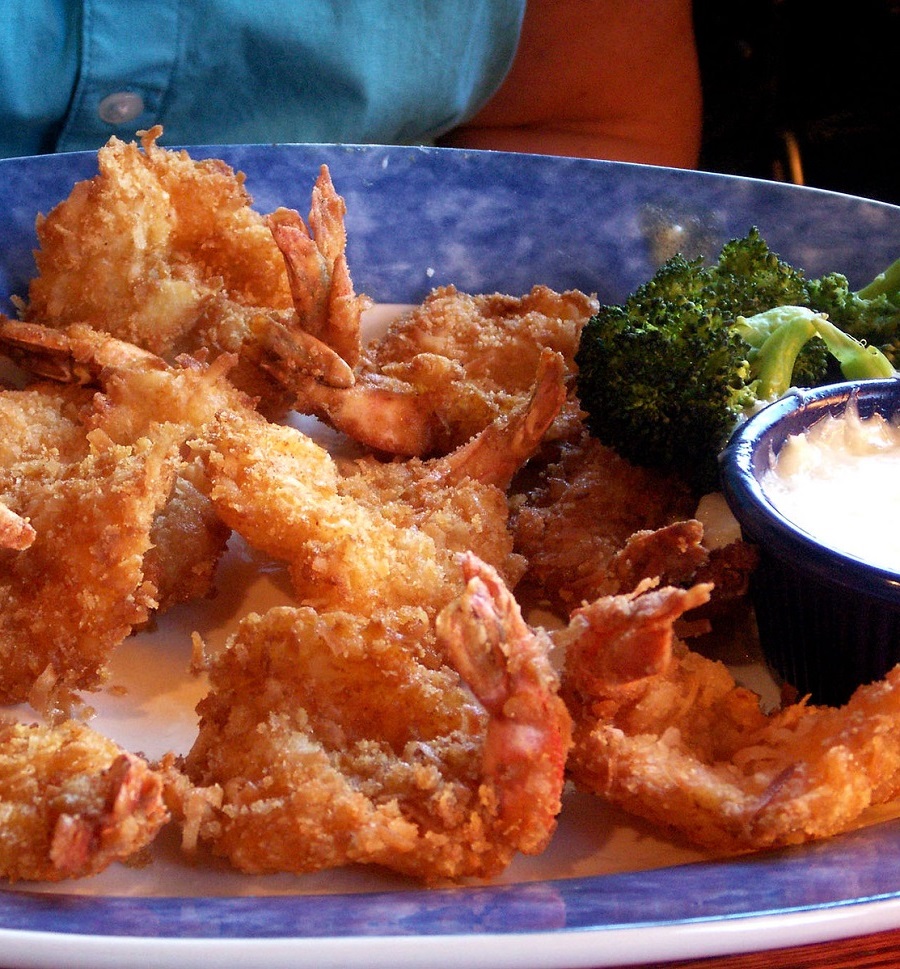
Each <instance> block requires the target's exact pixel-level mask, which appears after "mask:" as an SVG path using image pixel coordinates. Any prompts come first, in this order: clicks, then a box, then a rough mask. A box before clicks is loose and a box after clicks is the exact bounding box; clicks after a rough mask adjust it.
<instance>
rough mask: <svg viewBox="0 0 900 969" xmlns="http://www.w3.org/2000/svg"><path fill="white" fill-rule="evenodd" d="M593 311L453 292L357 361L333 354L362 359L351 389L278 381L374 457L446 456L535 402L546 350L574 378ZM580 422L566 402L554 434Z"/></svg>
mask: <svg viewBox="0 0 900 969" xmlns="http://www.w3.org/2000/svg"><path fill="white" fill-rule="evenodd" d="M286 258H287V259H288V260H289V261H290V255H289V254H286ZM298 288H299V287H298ZM595 309H596V301H595V300H592V299H591V298H590V297H588V296H585V295H584V294H583V293H579V292H575V291H572V292H568V293H561V294H560V293H555V292H553V291H552V290H550V289H548V288H547V287H543V286H537V287H535V288H534V289H533V290H532V291H531V292H530V293H528V294H527V295H525V296H523V297H521V298H518V297H513V296H504V295H500V294H494V295H491V296H471V295H468V294H465V293H460V292H458V291H457V290H455V289H454V288H452V287H447V288H445V289H440V290H436V291H435V292H434V293H432V294H431V295H430V296H429V297H428V298H427V299H426V300H425V302H424V303H423V304H422V305H421V306H419V307H418V308H416V309H414V310H413V311H412V312H411V313H410V314H409V315H408V316H406V317H404V318H403V319H401V320H399V321H398V322H396V323H395V324H394V325H393V326H392V327H391V328H390V329H389V330H388V332H387V334H386V335H385V336H384V337H383V338H382V339H380V340H376V341H374V342H373V343H371V344H369V345H368V346H365V347H362V348H358V349H357V350H356V351H355V353H354V356H352V357H351V356H349V354H348V351H347V350H346V349H345V348H344V346H341V347H338V346H337V345H336V346H335V349H336V350H339V352H340V353H341V354H342V355H344V356H346V358H347V359H348V362H349V361H350V360H354V361H355V358H356V356H357V355H358V357H359V362H358V363H355V370H354V382H353V384H352V385H350V386H346V387H340V386H337V385H335V384H334V383H332V385H327V384H326V383H325V382H323V381H322V380H321V379H318V378H317V377H316V376H315V375H314V374H310V373H308V372H305V371H304V370H303V368H302V367H301V368H294V369H293V370H290V369H288V368H281V369H280V370H279V371H277V373H278V376H279V377H280V379H282V380H283V381H284V382H285V385H286V386H287V387H289V389H291V391H292V392H293V394H294V402H293V406H294V407H295V408H296V409H297V410H298V411H300V412H301V413H305V414H311V415H313V416H315V417H318V418H320V419H321V420H323V421H325V422H326V423H329V424H331V425H332V426H333V427H335V428H337V429H338V430H340V431H343V432H344V433H346V434H347V435H348V436H349V437H351V438H353V439H354V440H356V441H359V442H360V443H362V444H364V445H366V446H367V447H369V448H372V449H374V450H376V451H381V452H385V453H389V454H399V455H405V456H418V457H427V456H433V455H439V454H446V453H448V452H449V451H452V450H453V449H455V448H457V447H459V446H460V445H462V444H464V443H465V442H466V441H468V440H469V439H470V438H471V437H472V436H473V435H475V434H477V433H478V432H480V431H482V430H483V429H484V428H485V427H486V426H487V425H488V424H490V423H491V422H492V421H494V420H496V419H498V418H499V417H503V416H506V415H508V414H509V413H511V412H512V411H513V410H515V409H516V408H517V407H519V406H520V405H521V404H522V403H523V402H524V401H525V400H527V399H528V398H529V396H530V395H531V392H532V388H533V385H534V383H535V380H536V376H537V374H538V372H539V369H540V367H541V360H542V358H543V356H544V355H545V353H546V352H547V351H548V350H549V351H553V352H555V353H558V354H560V355H561V357H562V360H563V363H564V369H565V373H566V374H567V376H568V377H571V375H572V373H573V372H574V359H573V358H574V354H575V348H576V347H577V344H578V337H579V334H580V332H581V328H582V327H583V325H584V323H585V322H586V321H587V319H588V318H589V317H590V315H591V313H592V312H593V311H594V310H595ZM324 339H326V338H325V337H324V336H323V340H324ZM284 346H285V348H287V347H289V346H290V343H289V342H287V343H286V344H285V345H284ZM284 352H285V353H286V354H287V355H288V356H291V354H290V352H289V350H288V349H285V350H284ZM293 355H294V356H296V357H298V358H299V357H300V356H301V355H300V354H299V353H298V354H293ZM570 382H571V381H570ZM570 390H571V388H570ZM577 413H578V405H577V402H576V401H575V399H574V397H573V396H572V395H571V393H570V395H569V399H568V401H567V403H566V405H565V407H563V409H562V411H561V412H560V415H559V416H558V417H557V419H556V420H555V422H554V426H553V428H551V429H550V435H551V436H554V437H555V436H558V434H560V433H562V432H561V430H559V428H561V427H562V426H564V425H565V423H566V422H567V421H569V420H572V419H573V417H574V415H576V414H577ZM373 415H376V416H373Z"/></svg>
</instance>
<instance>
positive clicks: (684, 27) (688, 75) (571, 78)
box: [442, 0, 701, 168]
mask: <svg viewBox="0 0 900 969" xmlns="http://www.w3.org/2000/svg"><path fill="white" fill-rule="evenodd" d="M700 134H701V93H700V77H699V69H698V64H697V54H696V49H695V46H694V35H693V23H692V17H691V4H690V2H689V0H661V2H657V3H639V2H635V0H528V4H527V6H526V10H525V20H524V23H523V26H522V35H521V40H520V43H519V48H518V51H517V54H516V58H515V61H514V63H513V65H512V68H511V70H510V72H509V74H508V75H507V77H506V80H505V81H504V83H503V84H502V86H501V87H500V89H499V90H498V91H497V92H496V94H495V95H494V96H493V97H492V98H491V100H490V101H489V102H488V103H487V104H486V105H485V106H484V108H482V110H481V111H480V112H479V113H478V114H476V115H475V117H474V118H472V119H471V120H470V121H469V122H467V123H466V124H463V125H462V126H460V127H459V128H457V129H455V130H454V131H451V132H450V133H449V134H448V135H447V136H446V137H445V138H444V139H443V142H442V143H443V144H445V145H448V146H451V147H462V148H489V149H495V150H501V151H523V152H539V153H544V154H551V155H572V156H581V157H587V158H606V159H610V160H613V161H630V162H642V163H645V164H650V165H669V166H674V167H677V168H691V167H694V166H696V164H697V160H698V154H699V149H700Z"/></svg>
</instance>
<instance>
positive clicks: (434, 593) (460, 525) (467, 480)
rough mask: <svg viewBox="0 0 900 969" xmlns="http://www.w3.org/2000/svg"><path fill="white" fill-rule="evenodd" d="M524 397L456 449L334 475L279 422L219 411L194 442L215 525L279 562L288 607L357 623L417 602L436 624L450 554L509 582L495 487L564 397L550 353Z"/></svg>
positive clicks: (447, 592) (448, 585)
mask: <svg viewBox="0 0 900 969" xmlns="http://www.w3.org/2000/svg"><path fill="white" fill-rule="evenodd" d="M545 364H546V366H544V368H543V369H542V370H541V380H540V382H539V384H538V385H537V387H536V388H535V389H534V392H533V395H532V397H531V399H529V400H527V401H525V402H524V404H523V405H522V406H520V408H519V409H518V410H517V411H515V412H513V413H512V414H510V415H509V417H508V418H506V419H503V420H501V421H499V422H498V423H497V424H496V425H491V426H490V427H489V428H487V429H486V430H485V431H484V432H483V434H482V435H481V436H479V437H477V438H475V439H474V440H473V441H471V442H470V443H469V444H467V445H466V446H465V447H463V448H461V449H459V450H458V451H457V452H455V453H453V454H451V455H448V456H447V457H445V458H438V459H434V460H432V461H406V462H395V463H389V464H379V463H377V462H375V461H374V460H369V459H364V460H362V461H360V462H357V463H356V464H353V465H348V466H346V467H344V468H343V469H342V468H341V467H340V466H339V465H338V464H337V463H336V462H335V460H334V459H333V458H332V456H331V455H330V454H329V453H328V452H327V451H326V450H325V449H324V448H322V447H320V446H319V445H318V444H317V443H315V442H314V441H312V440H311V439H310V438H308V437H307V436H305V435H304V434H302V433H300V432H299V431H297V430H295V429H293V428H290V427H283V426H276V425H266V426H260V425H259V423H258V422H257V421H255V420H252V419H248V418H247V416H246V415H241V414H238V413H228V412H222V413H220V414H219V417H218V420H217V421H216V423H214V424H213V425H211V426H210V428H209V430H208V433H207V437H206V440H205V442H204V443H202V444H201V445H200V446H199V450H200V452H201V456H202V458H203V460H204V465H205V468H206V472H207V474H208V476H209V480H210V483H211V488H210V496H211V498H212V500H213V502H214V504H215V507H216V509H217V511H218V513H219V514H220V516H221V517H222V519H223V520H224V521H225V522H226V523H227V524H228V525H230V526H231V527H232V528H233V529H235V530H236V531H237V532H239V533H240V534H241V535H242V536H243V537H244V538H245V539H247V541H248V542H250V544H251V545H254V546H255V547H257V548H259V549H261V550H262V551H264V552H266V553H267V554H269V555H271V556H272V557H274V558H277V559H279V560H282V561H285V562H287V563H288V565H289V568H290V573H291V579H292V582H293V586H294V590H295V593H296V595H297V597H298V599H299V600H300V601H301V602H303V603H304V604H307V605H312V606H314V607H316V608H317V609H334V608H338V609H343V610H346V611H348V612H352V613H355V614H357V615H367V614H368V613H369V612H370V611H371V608H372V603H373V602H378V603H379V604H380V605H381V606H382V607H383V608H387V609H390V608H402V607H405V606H418V607H421V608H422V609H424V610H425V611H426V612H427V613H428V614H429V615H430V616H434V615H435V614H436V613H437V612H438V611H439V610H440V609H441V608H443V606H444V605H446V603H447V601H448V600H449V599H450V598H452V596H453V595H455V594H456V593H457V592H458V587H459V568H458V566H457V565H456V561H455V555H456V553H457V552H460V551H467V550H471V551H475V552H476V553H478V554H479V555H480V556H481V557H482V558H484V559H485V560H487V561H488V562H489V563H490V564H491V565H493V566H495V567H497V568H499V569H500V570H501V572H502V573H503V574H504V576H505V578H506V579H507V580H508V581H510V582H513V581H515V579H517V578H518V575H519V574H520V572H521V560H520V559H519V558H518V557H517V556H514V555H513V554H512V536H511V534H510V533H509V530H508V528H507V519H508V514H509V510H508V506H507V503H506V497H505V494H504V492H503V490H502V487H505V485H506V484H507V483H508V481H509V478H510V476H511V474H512V472H513V470H514V469H515V468H516V467H518V466H519V465H521V464H522V463H524V461H525V460H527V458H528V457H529V456H530V455H531V454H532V453H533V451H534V450H535V448H537V447H538V446H539V444H540V442H541V440H542V437H543V434H544V433H545V431H546V429H547V427H548V426H549V424H550V423H551V422H552V420H553V418H554V417H555V415H556V413H557V411H558V409H559V406H560V403H561V400H562V396H563V394H564V391H563V389H562V384H561V370H560V367H559V361H558V357H557V355H555V354H552V353H550V354H549V356H548V357H547V358H546V361H545Z"/></svg>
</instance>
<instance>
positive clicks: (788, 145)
mask: <svg viewBox="0 0 900 969" xmlns="http://www.w3.org/2000/svg"><path fill="white" fill-rule="evenodd" d="M694 20H695V28H696V33H697V45H698V50H699V56H700V68H701V74H702V78H703V97H704V115H705V119H704V138H703V147H702V154H701V161H700V168H702V169H704V170H706V171H714V172H727V173H730V174H737V175H750V176H755V177H759V178H774V179H777V180H779V181H798V182H802V183H803V184H806V185H812V186H815V187H817V188H825V189H831V190H833V191H838V192H846V193H848V194H851V195H861V196H864V197H867V198H873V199H879V200H881V201H885V202H893V203H895V204H900V153H898V151H897V148H896V147H895V142H896V141H897V136H898V132H900V0H895V2H887V0H880V2H879V0H854V2H852V3H838V4H835V5H832V4H828V3H825V2H824V0H695V2H694Z"/></svg>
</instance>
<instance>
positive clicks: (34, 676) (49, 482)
mask: <svg viewBox="0 0 900 969" xmlns="http://www.w3.org/2000/svg"><path fill="white" fill-rule="evenodd" d="M175 455H177V450H176V449H175V447H174V442H173V441H172V440H171V438H169V437H168V436H165V435H163V436H161V437H160V438H158V439H157V440H155V441H151V440H149V439H147V438H144V439H142V440H140V441H137V442H135V443H134V444H132V445H117V444H115V443H113V442H112V441H110V440H109V438H107V437H106V436H105V435H103V434H102V433H97V434H92V435H90V436H89V437H88V438H87V439H86V447H85V453H84V455H83V456H82V457H80V458H79V459H77V460H74V461H71V462H69V461H65V460H59V459H57V458H54V457H53V456H52V455H51V454H48V458H47V460H46V461H45V462H43V466H42V467H41V468H40V469H39V470H35V469H34V467H33V465H34V462H31V464H32V467H31V468H30V469H29V468H25V469H23V470H24V472H25V473H23V474H22V475H21V476H20V477H19V478H17V480H16V481H15V482H14V484H13V486H11V487H8V488H7V490H6V493H5V496H4V500H5V503H6V504H7V507H9V508H10V509H11V510H12V511H13V512H14V513H15V514H16V515H18V516H19V517H21V518H22V519H23V520H24V521H26V522H27V523H28V525H29V526H30V528H31V529H33V532H34V538H33V540H32V541H31V542H30V544H29V545H28V547H27V548H24V549H21V550H15V549H7V550H3V551H0V700H2V702H5V703H18V702H22V701H25V700H28V699H30V698H32V699H33V696H32V690H33V689H34V688H35V686H36V685H37V684H38V683H39V681H40V684H41V689H42V690H43V691H45V692H46V691H49V692H51V693H53V694H56V695H58V696H59V697H60V698H61V699H62V698H64V695H65V694H66V693H68V692H69V691H73V690H81V689H93V688H95V687H96V686H98V685H99V683H100V682H102V680H103V679H104V678H105V675H106V674H105V666H106V661H107V659H108V657H109V654H110V652H111V651H112V649H114V648H115V647H116V646H117V645H118V644H119V643H120V642H121V641H122V640H123V639H124V638H125V637H126V636H127V635H128V634H129V633H130V632H131V631H132V630H133V629H134V628H135V627H136V626H139V625H141V624H142V623H144V622H145V621H146V620H147V618H148V616H149V615H150V613H151V611H152V610H153V609H155V607H156V605H157V600H156V598H155V594H156V589H155V587H154V586H153V584H152V583H151V582H149V581H147V576H146V573H145V567H144V561H145V556H146V555H147V553H148V551H149V549H150V548H151V545H152V539H151V533H152V530H153V526H154V522H155V521H156V518H157V516H158V514H159V513H160V511H161V509H162V508H163V507H164V505H165V503H166V500H167V498H168V496H169V494H170V492H171V489H172V485H173V482H174V477H175V463H174V460H175ZM29 470H32V471H33V473H32V474H30V475H29V474H28V473H27V472H28V471H29Z"/></svg>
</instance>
